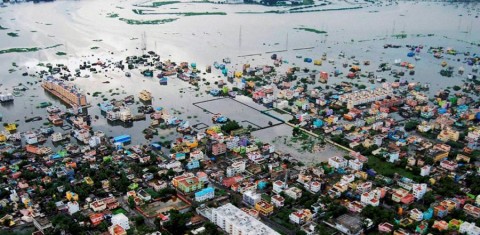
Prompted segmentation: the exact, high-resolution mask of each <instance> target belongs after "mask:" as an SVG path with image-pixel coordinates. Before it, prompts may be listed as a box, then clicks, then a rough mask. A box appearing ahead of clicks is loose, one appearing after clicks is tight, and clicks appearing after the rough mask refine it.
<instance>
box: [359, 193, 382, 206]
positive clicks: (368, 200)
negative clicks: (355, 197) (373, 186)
mask: <svg viewBox="0 0 480 235" xmlns="http://www.w3.org/2000/svg"><path fill="white" fill-rule="evenodd" d="M380 196H381V192H380V191H379V190H372V191H370V192H365V193H362V195H361V197H360V202H361V203H363V204H365V205H371V206H378V205H379V204H380Z"/></svg>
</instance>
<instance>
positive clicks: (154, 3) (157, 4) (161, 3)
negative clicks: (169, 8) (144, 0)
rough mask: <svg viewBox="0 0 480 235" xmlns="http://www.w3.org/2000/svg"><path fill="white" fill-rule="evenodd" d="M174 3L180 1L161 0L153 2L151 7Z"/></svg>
mask: <svg viewBox="0 0 480 235" xmlns="http://www.w3.org/2000/svg"><path fill="white" fill-rule="evenodd" d="M175 3H180V1H162V2H153V3H152V6H153V7H160V6H165V5H169V4H175Z"/></svg>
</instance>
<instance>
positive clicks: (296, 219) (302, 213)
mask: <svg viewBox="0 0 480 235" xmlns="http://www.w3.org/2000/svg"><path fill="white" fill-rule="evenodd" d="M288 218H289V219H290V222H292V223H294V224H304V223H305V222H307V221H310V220H312V212H311V211H310V210H309V209H301V210H298V211H294V212H292V213H291V214H290V215H289V216H288Z"/></svg>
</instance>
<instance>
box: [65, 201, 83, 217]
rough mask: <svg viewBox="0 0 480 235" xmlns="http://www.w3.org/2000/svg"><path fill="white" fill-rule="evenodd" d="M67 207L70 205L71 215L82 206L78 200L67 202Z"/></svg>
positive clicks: (69, 212) (69, 211)
mask: <svg viewBox="0 0 480 235" xmlns="http://www.w3.org/2000/svg"><path fill="white" fill-rule="evenodd" d="M67 207H68V214H69V215H73V214H75V213H77V212H78V211H79V210H80V206H79V205H78V202H76V201H69V202H68V203H67Z"/></svg>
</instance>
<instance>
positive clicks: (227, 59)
mask: <svg viewBox="0 0 480 235" xmlns="http://www.w3.org/2000/svg"><path fill="white" fill-rule="evenodd" d="M222 61H223V63H225V64H230V62H231V61H230V58H228V57H227V58H225V59H223V60H222Z"/></svg>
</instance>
